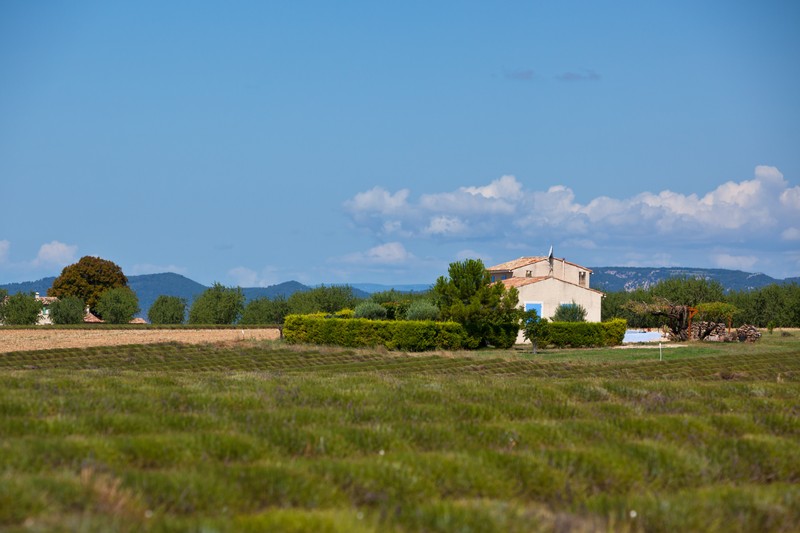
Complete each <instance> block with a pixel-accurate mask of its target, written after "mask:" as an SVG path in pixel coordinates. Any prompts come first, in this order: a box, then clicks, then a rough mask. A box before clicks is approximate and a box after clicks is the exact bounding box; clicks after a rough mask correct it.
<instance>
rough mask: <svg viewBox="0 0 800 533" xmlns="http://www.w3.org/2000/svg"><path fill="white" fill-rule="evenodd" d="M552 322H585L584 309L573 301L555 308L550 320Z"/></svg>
mask: <svg viewBox="0 0 800 533" xmlns="http://www.w3.org/2000/svg"><path fill="white" fill-rule="evenodd" d="M550 320H552V321H553V322H586V308H585V307H583V306H582V305H580V304H577V303H575V302H574V301H573V302H572V303H569V304H561V305H559V306H558V307H556V312H555V313H553V316H552V317H551V319H550Z"/></svg>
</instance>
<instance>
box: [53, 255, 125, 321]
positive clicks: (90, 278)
mask: <svg viewBox="0 0 800 533" xmlns="http://www.w3.org/2000/svg"><path fill="white" fill-rule="evenodd" d="M127 286H128V278H126V277H125V274H123V273H122V269H121V268H120V267H119V265H117V264H116V263H114V262H112V261H108V260H106V259H101V258H99V257H92V256H88V255H87V256H85V257H81V258H80V260H79V261H78V262H77V263H74V264H72V265H69V266H67V267H65V268H64V270H62V271H61V275H60V276H58V277H57V278H56V279H55V281H54V282H53V286H52V287H50V289H49V290H48V291H47V295H48V296H57V297H58V298H64V297H66V296H77V297H78V298H80V299H81V300H83V301H84V302H85V303H86V305H88V306H89V309H91V310H92V312H93V313H96V312H97V302H98V301H99V299H100V295H101V294H103V293H104V292H105V291H107V290H109V289H116V288H120V287H127Z"/></svg>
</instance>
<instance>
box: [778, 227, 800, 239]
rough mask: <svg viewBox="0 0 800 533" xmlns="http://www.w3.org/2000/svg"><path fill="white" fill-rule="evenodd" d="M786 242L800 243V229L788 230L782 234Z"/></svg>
mask: <svg viewBox="0 0 800 533" xmlns="http://www.w3.org/2000/svg"><path fill="white" fill-rule="evenodd" d="M781 239H783V240H784V241H800V228H786V229H785V230H783V232H782V233H781Z"/></svg>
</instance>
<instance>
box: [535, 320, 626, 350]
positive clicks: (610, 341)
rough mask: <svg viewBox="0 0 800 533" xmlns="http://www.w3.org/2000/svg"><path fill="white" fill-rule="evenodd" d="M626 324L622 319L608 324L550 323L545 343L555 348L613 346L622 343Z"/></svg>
mask: <svg viewBox="0 0 800 533" xmlns="http://www.w3.org/2000/svg"><path fill="white" fill-rule="evenodd" d="M626 328H627V323H626V322H625V320H622V319H614V320H611V321H609V322H550V324H549V325H548V327H547V339H546V341H545V342H546V343H547V344H550V345H553V346H556V347H557V348H565V347H567V346H569V347H572V348H586V347H593V346H615V345H617V344H621V343H622V338H623V337H624V336H625V329H626Z"/></svg>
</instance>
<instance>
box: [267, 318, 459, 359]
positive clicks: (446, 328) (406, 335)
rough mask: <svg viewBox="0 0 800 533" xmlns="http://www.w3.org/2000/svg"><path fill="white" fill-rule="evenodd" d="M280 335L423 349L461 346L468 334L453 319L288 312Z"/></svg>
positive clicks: (300, 339)
mask: <svg viewBox="0 0 800 533" xmlns="http://www.w3.org/2000/svg"><path fill="white" fill-rule="evenodd" d="M283 336H284V339H286V341H287V342H291V343H305V344H324V345H333V346H347V347H370V346H386V347H387V348H388V349H390V350H404V351H409V352H423V351H427V350H458V349H461V348H463V347H464V343H465V341H466V337H467V334H466V332H465V331H464V328H463V327H461V325H460V324H457V323H455V322H434V321H431V320H419V321H417V320H403V321H392V320H368V319H366V318H352V319H335V318H324V317H320V316H313V315H288V316H287V317H286V320H285V322H284V324H283Z"/></svg>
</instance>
